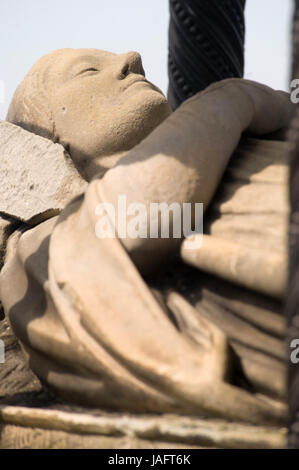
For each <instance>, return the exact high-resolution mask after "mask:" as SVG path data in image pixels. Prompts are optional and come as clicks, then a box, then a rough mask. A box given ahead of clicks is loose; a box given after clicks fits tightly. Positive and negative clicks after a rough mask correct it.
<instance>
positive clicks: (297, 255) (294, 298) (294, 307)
mask: <svg viewBox="0 0 299 470" xmlns="http://www.w3.org/2000/svg"><path fill="white" fill-rule="evenodd" d="M292 78H299V0H296V2H295V17H294V30H293V70H292ZM294 113H295V115H294V118H293V121H292V123H291V128H290V132H289V140H290V142H291V154H290V159H291V162H290V164H291V176H290V198H291V217H290V231H289V257H290V258H289V259H290V263H289V287H288V295H287V302H286V313H287V320H288V338H287V349H288V359H289V377H288V380H289V447H290V448H297V449H298V448H299V363H298V364H293V363H292V362H291V360H290V353H291V349H290V344H291V341H292V340H294V339H299V107H298V104H297V105H295V106H294Z"/></svg>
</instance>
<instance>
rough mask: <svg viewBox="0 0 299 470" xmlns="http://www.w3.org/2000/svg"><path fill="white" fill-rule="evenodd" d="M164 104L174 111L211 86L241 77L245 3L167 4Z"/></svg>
mask: <svg viewBox="0 0 299 470" xmlns="http://www.w3.org/2000/svg"><path fill="white" fill-rule="evenodd" d="M169 5H170V25H169V57H168V72H169V89H168V100H169V102H170V105H171V107H172V109H176V108H177V107H178V106H179V105H180V104H181V103H182V102H183V101H184V100H186V99H187V98H189V97H190V96H192V95H194V94H195V93H197V92H198V91H201V90H203V89H204V88H206V87H207V86H208V85H210V84H211V83H213V82H216V81H219V80H223V79H225V78H230V77H242V76H243V71H244V36H245V25H244V8H245V0H169Z"/></svg>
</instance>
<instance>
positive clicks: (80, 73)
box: [76, 67, 99, 77]
mask: <svg viewBox="0 0 299 470" xmlns="http://www.w3.org/2000/svg"><path fill="white" fill-rule="evenodd" d="M96 72H99V70H98V69H95V68H93V67H90V68H88V69H84V70H81V72H79V73H77V75H76V77H78V76H79V75H83V74H84V75H85V74H93V73H96Z"/></svg>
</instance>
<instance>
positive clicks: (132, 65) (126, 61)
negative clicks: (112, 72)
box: [118, 52, 145, 80]
mask: <svg viewBox="0 0 299 470" xmlns="http://www.w3.org/2000/svg"><path fill="white" fill-rule="evenodd" d="M120 57H121V69H120V72H119V75H118V79H119V80H123V79H124V78H126V77H127V76H128V75H129V74H130V73H136V74H138V75H143V76H145V73H144V69H143V66H142V60H141V56H140V54H138V52H127V53H126V54H122V55H121V56H120Z"/></svg>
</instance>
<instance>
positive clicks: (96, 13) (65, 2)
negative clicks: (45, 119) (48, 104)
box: [0, 0, 293, 119]
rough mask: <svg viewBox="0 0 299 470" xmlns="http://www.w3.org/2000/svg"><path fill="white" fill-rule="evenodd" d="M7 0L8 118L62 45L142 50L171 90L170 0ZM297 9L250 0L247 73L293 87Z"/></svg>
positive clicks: (1, 62) (3, 67)
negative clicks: (22, 86)
mask: <svg viewBox="0 0 299 470" xmlns="http://www.w3.org/2000/svg"><path fill="white" fill-rule="evenodd" d="M219 1H221V0H219ZM1 3H2V5H1V16H0V31H1V48H0V80H2V81H3V82H4V85H5V101H4V103H2V104H1V103H0V118H1V119H5V116H6V112H7V108H8V106H9V102H10V100H11V97H12V95H13V92H14V90H15V88H16V87H17V85H18V84H19V83H20V81H21V80H22V79H23V77H24V75H25V74H26V73H27V71H28V70H29V69H30V67H31V66H32V65H33V64H34V62H35V61H36V60H37V59H38V58H39V57H41V56H42V55H44V54H46V53H48V52H50V51H52V50H54V49H59V48H62V47H95V48H98V49H104V50H109V51H112V52H125V51H128V50H137V51H138V52H140V53H141V55H142V57H143V63H144V68H145V70H146V73H147V77H148V78H149V79H150V80H151V81H152V82H154V83H156V84H157V85H158V86H159V87H160V88H161V89H162V90H163V91H164V92H165V93H166V90H167V29H168V0H151V1H146V0H127V1H124V0H84V1H82V0H42V1H41V0H26V1H24V0H23V1H21V0H9V1H8V0H7V1H5V2H4V1H3V0H2V2H1ZM292 10H293V0H247V7H246V25H247V38H246V56H245V57H246V71H245V77H246V78H249V79H251V80H256V81H260V82H263V83H266V84H267V85H269V86H272V87H273V88H279V89H284V90H288V83H289V81H290V79H289V69H290V57H291V50H290V32H291V19H292ZM0 88H1V87H0ZM0 94H1V89H0Z"/></svg>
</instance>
